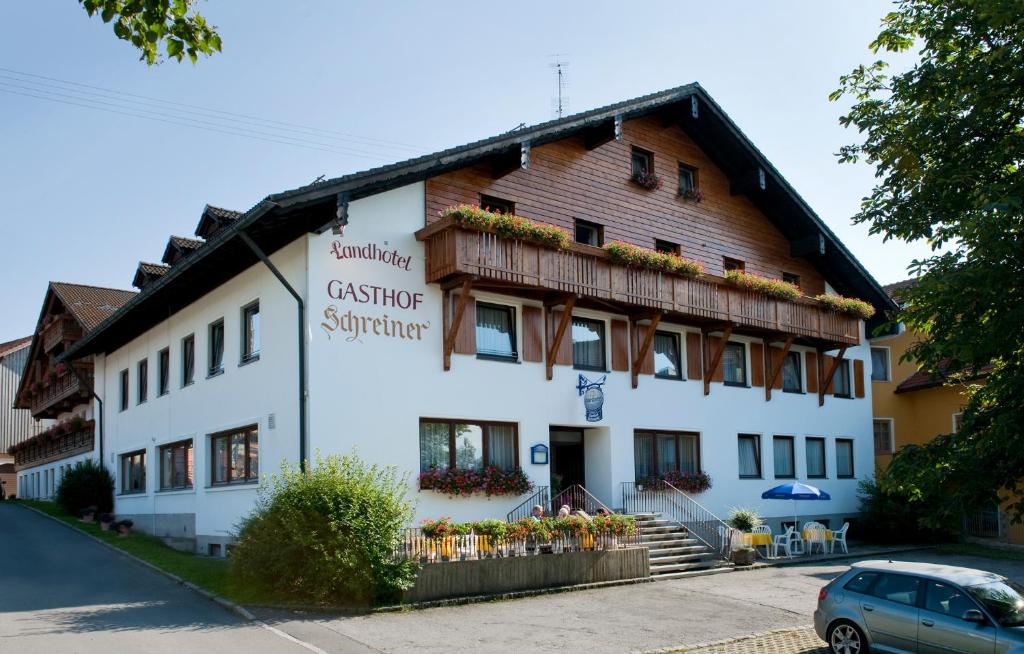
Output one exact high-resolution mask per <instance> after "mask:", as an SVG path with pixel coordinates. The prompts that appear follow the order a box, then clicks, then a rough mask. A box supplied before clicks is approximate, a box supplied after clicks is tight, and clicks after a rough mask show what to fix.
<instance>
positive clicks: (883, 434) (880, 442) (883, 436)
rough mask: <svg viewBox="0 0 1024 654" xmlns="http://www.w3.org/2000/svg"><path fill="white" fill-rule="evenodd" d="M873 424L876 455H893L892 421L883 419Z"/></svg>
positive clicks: (874, 421)
mask: <svg viewBox="0 0 1024 654" xmlns="http://www.w3.org/2000/svg"><path fill="white" fill-rule="evenodd" d="M871 424H872V427H873V431H874V433H875V454H892V452H893V449H892V420H889V419H887V418H882V419H880V420H873V421H872V423H871Z"/></svg>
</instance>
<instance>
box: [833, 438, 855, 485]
mask: <svg viewBox="0 0 1024 654" xmlns="http://www.w3.org/2000/svg"><path fill="white" fill-rule="evenodd" d="M836 476H837V477H839V478H840V479H851V478H853V440H852V439H850V438H837V439H836Z"/></svg>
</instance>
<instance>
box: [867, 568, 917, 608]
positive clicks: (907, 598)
mask: <svg viewBox="0 0 1024 654" xmlns="http://www.w3.org/2000/svg"><path fill="white" fill-rule="evenodd" d="M920 586H921V581H920V580H919V579H918V578H917V577H911V576H909V575H896V574H891V573H883V574H882V575H881V576H880V577H879V578H878V581H876V582H875V585H874V587H873V588H872V589H871V594H872V595H874V596H875V597H877V598H879V599H884V600H888V601H890V602H896V603H898V604H906V605H907V606H917V593H918V589H919V588H920Z"/></svg>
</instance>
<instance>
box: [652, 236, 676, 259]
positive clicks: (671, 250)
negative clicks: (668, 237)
mask: <svg viewBox="0 0 1024 654" xmlns="http://www.w3.org/2000/svg"><path fill="white" fill-rule="evenodd" d="M654 250H655V251H656V252H661V253H663V254H674V255H676V256H678V255H679V252H680V250H679V244H678V243H673V242H672V241H663V240H661V239H660V238H656V239H654Z"/></svg>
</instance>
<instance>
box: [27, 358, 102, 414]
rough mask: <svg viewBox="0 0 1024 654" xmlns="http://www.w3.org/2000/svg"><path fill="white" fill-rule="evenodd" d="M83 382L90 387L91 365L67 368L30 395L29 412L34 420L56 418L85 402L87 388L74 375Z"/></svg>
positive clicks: (77, 365)
mask: <svg viewBox="0 0 1024 654" xmlns="http://www.w3.org/2000/svg"><path fill="white" fill-rule="evenodd" d="M74 370H77V371H78V375H80V376H81V377H82V379H83V380H85V382H86V384H88V385H89V386H91V385H92V376H93V371H92V363H91V362H90V363H76V364H74V369H71V368H69V369H68V370H67V371H65V372H64V373H63V374H60V375H57V378H56V379H55V380H54V381H52V382H50V384H49V385H47V386H45V387H44V388H42V389H41V390H38V391H34V392H33V394H32V404H31V407H30V410H31V411H32V415H33V416H34V417H36V418H40V419H42V418H56V417H57V416H58V415H59V414H60V413H62V412H64V411H67V410H70V409H72V408H74V407H75V405H77V404H82V403H83V402H87V401H88V398H89V386H86V385H83V384H82V382H81V381H79V379H78V376H76V375H75V373H74Z"/></svg>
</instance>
